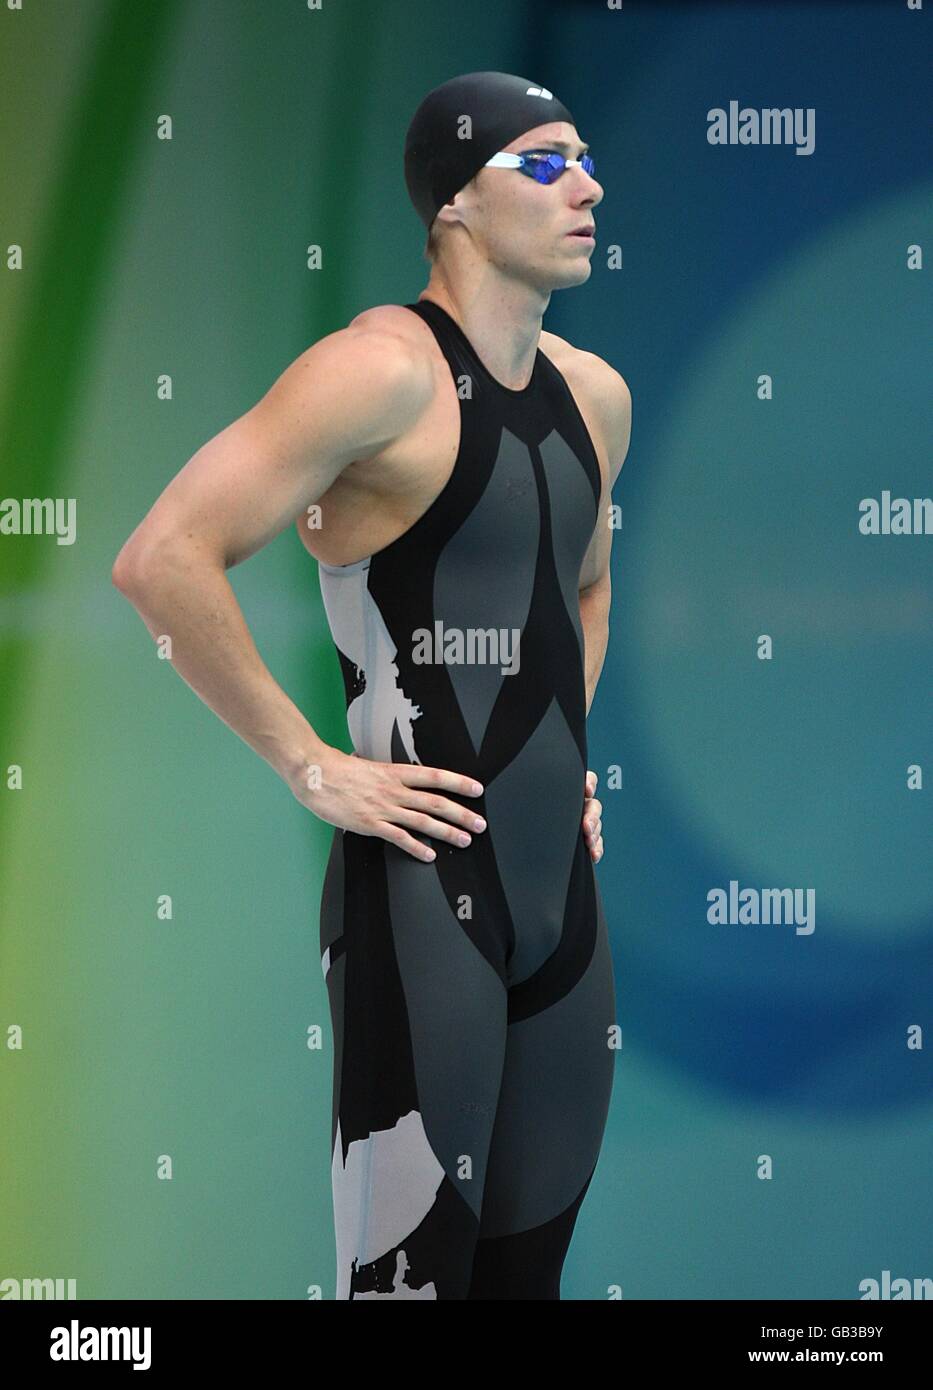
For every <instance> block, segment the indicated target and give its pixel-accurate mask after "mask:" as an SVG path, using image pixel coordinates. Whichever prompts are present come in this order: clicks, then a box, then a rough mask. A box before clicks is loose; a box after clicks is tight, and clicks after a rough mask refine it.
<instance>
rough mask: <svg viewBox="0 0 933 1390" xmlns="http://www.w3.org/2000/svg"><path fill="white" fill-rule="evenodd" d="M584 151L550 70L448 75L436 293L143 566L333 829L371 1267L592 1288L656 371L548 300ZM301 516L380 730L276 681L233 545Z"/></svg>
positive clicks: (355, 1215)
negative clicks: (609, 790)
mask: <svg viewBox="0 0 933 1390" xmlns="http://www.w3.org/2000/svg"><path fill="white" fill-rule="evenodd" d="M586 150H587V147H586V146H585V145H583V144H582V142H581V140H580V138H579V136H578V134H577V131H576V128H575V126H574V122H573V118H572V117H571V115H570V113H569V111H568V110H567V109H566V107H564V106H563V105H561V103H560V102H558V101H557V100H556V99H555V98H554V97H553V95H552V94H551V93H550V92H549V91H547V89H545V88H541V87H539V86H536V85H534V84H532V83H530V82H528V81H527V80H525V79H523V78H519V77H515V76H511V75H509V74H506V73H497V72H480V73H469V74H467V75H465V76H462V77H458V78H454V79H452V80H451V81H450V82H446V83H444V84H443V85H442V86H440V87H438V88H436V89H435V90H434V91H432V92H431V93H429V94H428V96H427V97H426V98H425V100H424V101H423V102H422V103H421V105H420V107H419V108H418V111H417V112H416V113H415V116H414V118H413V120H412V122H411V125H410V127H409V131H408V135H407V138H406V145H405V177H406V182H407V185H408V190H409V194H410V196H411V198H412V202H413V203H414V206H415V208H416V210H417V212H418V214H419V216H420V217H421V219H422V221H423V222H424V224H425V226H426V227H427V228H428V231H429V241H428V247H427V250H426V254H427V255H428V257H429V258H430V259H431V261H432V271H431V277H430V280H429V283H428V285H427V287H426V289H425V290H424V291H423V292H422V294H421V295H420V296H419V299H418V300H417V302H415V303H413V304H408V305H394V304H386V305H380V306H378V307H376V308H372V309H369V310H366V311H365V312H364V313H362V314H360V315H358V316H357V318H355V319H354V320H353V322H352V323H351V324H350V325H349V326H348V327H347V328H346V329H343V330H341V331H339V332H337V333H333V334H330V335H328V336H327V337H326V338H324V339H322V340H321V341H320V342H318V343H316V344H314V345H313V346H312V347H311V348H309V349H308V350H307V351H306V352H304V353H303V354H302V355H301V356H300V357H298V358H297V359H296V361H295V362H294V363H292V364H291V366H289V367H288V368H287V370H286V371H285V372H284V373H283V374H282V375H281V377H280V378H279V379H278V381H276V382H275V384H274V385H273V386H272V388H271V389H270V391H269V392H268V393H267V394H266V396H265V397H263V399H262V400H261V401H259V403H258V404H257V405H255V406H254V407H253V408H252V410H250V411H248V412H247V413H246V414H245V415H244V416H243V417H242V418H241V419H239V420H237V421H235V422H234V423H233V424H232V425H230V426H229V427H228V428H227V429H226V430H224V431H222V432H221V433H220V434H219V435H217V436H216V438H215V439H212V440H211V441H210V442H209V443H208V444H206V445H205V446H204V447H203V448H202V449H200V450H199V451H198V452H197V453H196V454H195V455H194V456H193V458H192V459H191V460H189V462H188V464H187V465H186V466H185V468H184V469H182V471H181V472H180V473H179V474H178V476H177V477H176V478H175V479H174V480H173V481H172V483H171V484H170V485H169V486H168V488H166V490H165V492H164V493H163V494H162V496H161V497H160V498H159V499H158V500H157V501H156V503H155V505H154V507H153V508H152V510H151V512H150V513H149V515H148V516H147V517H146V518H145V519H144V520H143V522H142V523H141V525H140V526H139V527H138V528H137V530H136V531H135V532H134V534H133V535H132V536H131V537H130V539H129V541H128V542H127V543H126V545H125V546H124V548H123V550H122V551H121V553H120V555H119V556H118V557H117V561H116V563H115V565H114V571H113V578H114V582H115V583H116V584H117V585H118V587H119V588H120V589H121V590H122V591H123V592H124V593H125V594H126V595H127V597H128V598H130V600H131V601H132V602H133V603H134V604H135V606H136V607H137V608H138V609H139V611H140V613H141V615H142V617H143V619H144V621H145V622H146V624H147V626H148V627H149V629H150V631H151V632H152V633H153V635H158V634H160V633H163V632H170V633H171V634H172V638H173V661H174V665H175V666H176V668H177V669H178V671H179V673H180V674H181V676H182V677H183V678H184V679H185V680H186V681H187V682H188V684H189V685H191V687H192V688H193V689H194V690H195V691H196V692H197V693H198V694H199V695H200V696H201V698H202V699H204V700H205V701H206V702H207V703H208V704H209V705H210V707H211V708H212V709H213V710H215V712H216V713H217V714H218V715H219V716H220V717H221V718H222V719H224V720H225V721H226V722H227V723H228V724H229V725H230V727H231V728H233V729H234V730H235V732H236V733H237V734H239V735H240V737H241V738H243V739H244V740H245V741H246V742H247V743H249V744H250V746H251V747H253V748H254V749H255V750H256V751H257V752H258V753H260V754H261V756H263V757H264V758H266V759H267V761H269V762H270V764H271V765H272V766H273V767H274V768H275V769H276V770H277V771H278V772H279V773H280V775H281V776H282V777H283V779H284V780H285V781H286V783H287V784H288V786H289V787H290V788H291V790H292V791H293V793H294V794H295V795H296V796H297V797H298V799H299V800H300V801H301V802H302V803H303V804H304V805H305V806H307V807H308V808H309V809H311V810H312V811H314V812H315V814H317V815H318V816H320V817H321V818H322V819H323V820H325V821H326V822H328V823H329V824H331V825H333V826H334V827H335V832H334V836H333V841H332V846H331V851H330V857H329V860H328V865H327V871H326V876H325V882H324V892H323V898H322V904H321V926H320V944H321V955H322V967H323V970H324V974H325V978H326V981H327V988H328V994H329V1000H330V1008H331V1016H332V1022H333V1028H334V1105H333V1122H332V1141H333V1149H332V1152H333V1162H332V1181H333V1194H334V1215H335V1228H336V1240H337V1297H338V1298H386V1297H390V1298H421V1299H465V1298H471V1299H513V1298H516V1299H539V1298H541V1299H557V1298H559V1297H560V1272H561V1268H562V1265H563V1261H564V1257H565V1255H566V1251H567V1248H568V1245H569V1242H570V1238H571V1235H572V1232H573V1226H574V1222H575V1220H576V1215H577V1212H578V1210H579V1207H580V1203H581V1202H582V1200H583V1197H584V1195H585V1193H586V1189H587V1187H588V1185H589V1182H590V1179H591V1177H592V1174H593V1171H594V1168H595V1164H596V1160H597V1157H598V1153H599V1148H600V1144H601V1140H602V1135H603V1131H604V1127H605V1120H606V1114H607V1111H608V1105H609V1097H610V1092H611V1086H612V1070H613V1053H612V1051H611V1050H610V1046H609V1042H610V1032H611V1029H612V1028H613V1025H614V1022H615V1019H614V1010H615V1000H614V989H613V979H612V966H611V957H610V951H609V943H608V937H607V929H606V923H605V918H604V915H603V910H602V903H601V900H600V895H599V890H598V886H597V883H596V878H595V873H594V868H593V866H594V863H595V862H597V861H598V860H599V858H600V857H601V855H602V836H601V821H600V814H601V809H602V808H601V804H600V802H599V801H598V800H597V799H596V797H595V782H596V779H595V777H594V775H593V774H592V773H591V772H587V771H586V760H587V759H586V715H587V713H588V711H589V707H590V704H591V702H592V698H593V693H594V690H595V686H596V682H597V679H598V677H599V673H600V670H601V667H602V663H603V658H604V654H605V649H606V642H607V638H608V609H609V598H610V580H609V552H610V542H611V531H610V529H609V519H608V500H609V491H610V488H611V486H612V483H613V481H614V480H615V477H616V476H617V474H618V470H619V468H620V467H621V465H622V462H623V459H624V457H625V454H626V452H627V449H628V441H629V434H630V429H631V396H630V393H629V391H628V388H627V386H626V384H625V381H624V380H623V378H622V377H621V376H620V375H619V374H618V373H617V372H616V371H615V370H614V369H613V368H611V367H610V366H609V365H608V364H607V363H605V362H603V361H602V360H601V359H599V358H597V357H595V356H594V355H593V354H591V353H587V352H582V351H580V350H578V349H576V348H574V347H572V346H570V345H569V344H568V343H566V342H564V341H563V340H561V339H559V338H557V337H556V336H555V335H553V334H550V333H546V332H544V331H542V326H541V323H542V316H543V313H544V311H545V309H546V308H547V306H548V303H549V301H550V295H551V292H552V291H553V290H554V289H560V288H568V287H570V286H571V285H578V284H582V283H583V282H584V281H586V280H587V279H588V278H589V275H590V255H591V253H592V251H593V248H594V246H595V241H594V239H593V235H592V233H593V230H594V221H593V208H594V207H595V206H596V205H597V204H598V203H599V201H600V200H601V198H602V189H601V187H600V185H599V184H598V183H597V182H596V180H595V178H594V172H595V166H594V164H593V161H592V159H591V158H590V156H589V155H588V154H587V153H586ZM314 504H318V505H319V507H320V514H321V516H322V518H323V525H321V526H320V527H316V528H313V529H312V528H311V527H309V526H308V524H307V517H308V512H309V509H313V507H314ZM289 523H295V524H296V525H297V528H298V532H299V535H300V537H301V539H302V542H303V543H304V545H305V546H306V548H307V549H308V551H309V553H310V554H311V555H312V556H313V557H314V558H315V559H316V560H317V562H318V569H319V575H320V583H321V593H322V597H323V600H324V604H325V609H326V612H327V617H328V621H329V624H330V629H331V633H332V635H333V639H334V642H335V645H336V648H337V653H338V657H339V660H340V665H341V670H342V673H343V678H344V685H345V691H346V698H347V721H348V726H349V730H350V735H351V738H352V741H353V746H354V750H355V752H354V754H352V755H346V754H344V753H342V752H341V751H340V750H339V749H336V748H332V747H330V746H328V745H326V744H324V743H323V742H322V740H321V739H319V738H318V737H317V735H316V734H315V732H314V729H313V728H312V726H311V725H310V724H309V722H308V721H307V719H306V718H305V717H304V715H303V714H302V713H301V712H300V711H299V710H298V709H297V708H296V706H295V705H294V704H293V703H292V702H291V701H290V700H289V699H288V697H287V696H286V695H285V693H284V691H283V690H282V689H281V688H280V687H279V686H278V685H277V684H276V682H275V681H274V680H273V678H272V676H271V674H270V673H269V672H268V670H267V669H266V668H265V666H264V665H263V663H262V661H261V660H260V658H259V655H258V653H257V651H256V648H255V646H254V644H253V642H252V639H251V637H250V634H249V632H248V629H247V627H246V624H245V622H244V619H243V616H242V613H241V612H240V610H239V607H238V605H237V604H236V600H235V597H234V595H233V591H232V589H231V588H230V585H229V583H228V581H227V579H226V576H225V571H226V569H228V568H229V567H230V566H232V565H234V564H236V563H238V562H239V561H241V560H243V559H245V558H247V557H248V556H249V555H251V554H253V553H254V552H255V551H256V550H257V549H259V548H260V546H262V545H264V544H265V543H266V542H268V541H269V540H271V539H272V538H273V537H274V536H275V535H277V534H278V533H279V532H280V531H281V530H282V529H284V527H285V526H286V525H288V524H289Z"/></svg>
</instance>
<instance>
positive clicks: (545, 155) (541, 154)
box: [486, 150, 596, 183]
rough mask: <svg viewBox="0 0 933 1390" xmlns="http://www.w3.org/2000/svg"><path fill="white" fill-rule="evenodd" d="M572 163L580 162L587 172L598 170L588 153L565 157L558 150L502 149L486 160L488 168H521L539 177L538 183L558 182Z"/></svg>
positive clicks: (524, 172) (525, 172) (534, 176)
mask: <svg viewBox="0 0 933 1390" xmlns="http://www.w3.org/2000/svg"><path fill="white" fill-rule="evenodd" d="M571 164H579V165H580V167H581V169H582V170H583V171H584V173H586V174H594V173H595V172H596V165H595V163H594V161H593V160H592V159H591V157H590V156H589V155H588V154H584V155H581V156H580V158H579V159H565V158H564V156H563V155H562V154H558V153H557V151H556V150H523V151H522V153H521V154H512V153H511V152H509V151H506V150H500V151H499V153H498V154H494V155H493V157H492V159H487V160H486V168H487V169H488V168H493V169H520V170H521V172H522V173H523V174H528V175H530V177H531V178H533V179H537V181H538V183H554V182H556V180H557V179H559V178H560V176H561V174H562V173H563V172H564V170H565V169H566V168H568V166H569V165H571Z"/></svg>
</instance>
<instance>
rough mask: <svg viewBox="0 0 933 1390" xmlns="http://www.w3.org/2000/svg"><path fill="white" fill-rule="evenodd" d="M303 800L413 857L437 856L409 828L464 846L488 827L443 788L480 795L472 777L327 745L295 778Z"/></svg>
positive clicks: (334, 821)
mask: <svg viewBox="0 0 933 1390" xmlns="http://www.w3.org/2000/svg"><path fill="white" fill-rule="evenodd" d="M290 785H291V789H292V791H293V792H294V794H295V796H296V797H297V799H298V800H299V801H300V802H301V804H302V805H303V806H307V807H308V809H309V810H311V811H313V812H314V814H315V815H316V816H319V817H320V819H321V820H323V821H327V823H328V824H329V825H336V826H337V827H338V828H339V829H341V830H350V831H352V832H353V833H354V834H356V835H378V836H380V837H381V838H382V839H383V840H388V841H389V843H390V844H393V845H398V847H399V849H403V850H405V851H406V853H408V854H410V855H412V857H413V858H415V859H422V860H431V859H434V858H435V857H436V855H435V851H434V850H433V849H431V847H430V846H429V845H424V844H422V843H421V841H420V840H416V839H415V837H414V836H413V835H410V834H409V833H408V831H409V830H414V831H417V832H420V833H421V834H422V835H431V836H433V837H434V838H435V839H439V840H445V841H446V842H447V843H448V844H451V845H457V846H458V847H461V848H463V847H465V846H466V845H469V844H470V843H471V842H472V832H475V831H478V830H485V828H486V822H485V821H484V820H483V819H482V817H481V816H478V815H477V813H476V811H473V810H471V809H470V808H469V807H467V806H461V805H460V804H459V802H456V801H450V800H449V799H448V798H447V797H446V796H444V795H443V793H444V792H457V793H458V794H459V795H460V796H481V795H482V792H483V788H482V786H481V784H480V783H479V782H476V781H475V780H474V779H473V778H472V777H464V776H463V775H462V774H460V773H459V772H448V771H447V770H446V769H445V768H439V767H424V766H422V764H421V763H380V762H376V761H374V760H373V759H370V758H360V757H358V756H357V755H356V754H355V753H343V752H341V750H340V749H339V748H328V749H327V751H326V752H325V753H323V754H322V755H321V756H320V758H319V760H318V761H317V762H314V761H310V760H309V762H308V763H307V764H306V766H305V768H304V769H303V771H301V772H299V773H298V774H297V775H296V776H295V777H294V778H293V779H292V781H291V784H290Z"/></svg>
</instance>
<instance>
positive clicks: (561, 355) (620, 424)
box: [540, 329, 632, 457]
mask: <svg viewBox="0 0 933 1390" xmlns="http://www.w3.org/2000/svg"><path fill="white" fill-rule="evenodd" d="M540 347H541V351H542V352H543V353H544V355H545V356H546V357H548V358H549V359H550V360H551V362H553V364H554V366H555V367H556V368H557V370H558V371H559V372H560V373H561V375H562V376H563V377H564V379H565V380H566V382H567V385H568V386H569V387H570V389H571V390H572V391H573V393H574V395H576V396H578V397H580V398H583V399H584V400H585V401H586V402H587V403H588V405H589V406H590V407H591V409H592V410H593V412H594V413H595V414H596V415H597V417H598V418H599V420H600V421H601V422H602V424H603V428H604V430H605V433H606V438H607V439H609V440H612V441H614V445H615V448H616V449H618V448H619V446H620V445H624V448H627V447H628V435H629V432H630V430H631V419H632V393H631V391H630V390H629V386H628V382H627V381H626V380H625V377H624V376H623V375H622V373H621V372H618V371H616V369H615V367H613V366H612V365H611V364H610V363H609V362H607V361H606V360H605V358H603V357H599V356H598V355H597V354H596V353H595V352H587V351H586V350H585V349H584V348H578V347H574V345H573V344H572V343H568V342H567V340H566V338H559V337H558V336H557V334H556V333H548V332H546V331H545V330H544V329H542V330H541V339H540ZM623 457H624V449H623Z"/></svg>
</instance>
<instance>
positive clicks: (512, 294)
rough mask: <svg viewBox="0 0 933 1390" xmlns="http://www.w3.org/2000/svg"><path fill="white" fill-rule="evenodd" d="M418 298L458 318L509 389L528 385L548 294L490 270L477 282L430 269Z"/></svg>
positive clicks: (483, 360) (485, 364)
mask: <svg viewBox="0 0 933 1390" xmlns="http://www.w3.org/2000/svg"><path fill="white" fill-rule="evenodd" d="M418 298H419V299H431V300H433V301H434V303H435V304H439V305H440V306H441V308H442V309H445V310H446V311H447V313H448V314H450V316H451V318H453V319H455V320H456V321H457V323H458V324H459V325H460V327H461V328H462V329H463V331H464V333H465V334H466V336H467V337H468V338H469V340H470V343H471V344H472V346H473V347H474V348H475V350H476V352H477V353H478V354H479V357H480V360H481V361H482V363H483V365H484V366H485V367H486V368H487V369H488V370H489V371H490V372H491V373H492V375H493V376H494V377H495V378H496V380H497V381H499V382H501V383H502V385H503V386H507V387H508V388H509V389H510V390H513V391H515V390H520V389H521V388H522V387H524V386H527V384H528V382H529V381H530V380H531V373H532V370H533V368H534V363H535V355H536V354H537V351H538V339H539V338H540V336H541V319H542V317H543V314H544V311H545V309H546V308H547V306H548V303H549V301H550V298H551V296H550V295H549V294H542V293H541V292H540V291H537V290H534V289H531V288H529V286H527V285H520V284H517V283H516V282H515V281H514V280H511V281H506V280H503V279H502V278H501V277H499V276H497V275H495V274H492V275H488V276H486V277H484V279H483V281H482V282H481V283H478V284H477V283H475V282H474V283H470V284H467V283H461V282H457V281H455V280H454V281H452V280H451V277H450V276H449V275H442V274H439V273H438V271H437V268H436V267H435V268H434V269H433V270H432V272H431V278H430V280H429V281H428V283H427V285H426V286H425V288H424V289H423V290H422V291H421V294H420V295H419V296H418Z"/></svg>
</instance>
